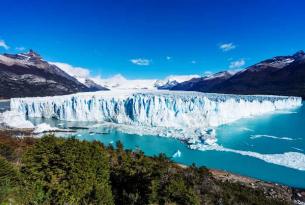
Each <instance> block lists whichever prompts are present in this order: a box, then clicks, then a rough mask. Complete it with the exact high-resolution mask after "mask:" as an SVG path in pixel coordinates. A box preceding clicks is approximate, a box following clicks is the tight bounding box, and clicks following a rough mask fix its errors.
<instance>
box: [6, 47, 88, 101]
mask: <svg viewBox="0 0 305 205" xmlns="http://www.w3.org/2000/svg"><path fill="white" fill-rule="evenodd" d="M85 91H92V90H91V88H90V87H87V86H86V85H84V84H82V83H81V82H79V81H78V80H77V79H75V78H74V77H72V76H70V75H68V74H67V73H66V72H64V71H63V70H61V69H60V68H58V67H57V66H56V65H53V64H50V63H48V62H47V61H45V60H43V58H42V57H41V56H40V55H39V54H38V53H36V52H34V51H33V50H30V51H29V52H28V53H20V54H3V55H0V98H12V97H33V96H53V95H64V94H70V93H76V92H85Z"/></svg>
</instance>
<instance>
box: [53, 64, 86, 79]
mask: <svg viewBox="0 0 305 205" xmlns="http://www.w3.org/2000/svg"><path fill="white" fill-rule="evenodd" d="M49 63H51V64H53V65H56V66H57V67H59V68H60V69H62V70H63V71H65V72H66V73H68V74H69V75H71V76H73V77H75V78H87V77H90V70H89V69H87V68H83V67H75V66H72V65H70V64H68V63H60V62H49Z"/></svg>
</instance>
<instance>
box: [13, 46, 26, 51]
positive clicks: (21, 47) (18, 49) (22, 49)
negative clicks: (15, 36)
mask: <svg viewBox="0 0 305 205" xmlns="http://www.w3.org/2000/svg"><path fill="white" fill-rule="evenodd" d="M15 49H16V50H17V51H24V50H25V47H23V46H20V47H16V48H15Z"/></svg>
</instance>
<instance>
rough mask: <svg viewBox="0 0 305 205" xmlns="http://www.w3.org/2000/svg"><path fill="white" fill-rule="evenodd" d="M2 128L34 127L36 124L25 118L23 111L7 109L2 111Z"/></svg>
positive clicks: (0, 124) (0, 120)
mask: <svg viewBox="0 0 305 205" xmlns="http://www.w3.org/2000/svg"><path fill="white" fill-rule="evenodd" d="M0 128H29V129H32V128H34V125H33V124H32V123H31V122H30V121H27V120H26V119H25V116H24V115H23V113H19V112H16V111H5V112H3V113H0Z"/></svg>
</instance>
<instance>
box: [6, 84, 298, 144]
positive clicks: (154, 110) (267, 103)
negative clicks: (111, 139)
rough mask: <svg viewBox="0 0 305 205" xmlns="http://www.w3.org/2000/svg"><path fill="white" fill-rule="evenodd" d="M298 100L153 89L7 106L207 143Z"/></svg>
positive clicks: (44, 115)
mask: <svg viewBox="0 0 305 205" xmlns="http://www.w3.org/2000/svg"><path fill="white" fill-rule="evenodd" d="M301 104H302V99H301V98H299V97H285V96H263V95H230V94H213V93H200V92H189V91H158V90H156V91H148V90H117V91H100V92H91V93H77V94H71V95H65V96H54V97H30V98H12V99H11V102H10V106H11V110H12V111H14V112H18V113H20V114H21V115H23V116H24V117H31V118H35V117H37V118H55V119H58V120H64V121H86V122H98V123H105V124H107V123H108V124H109V123H111V124H113V125H114V126H115V127H120V129H121V130H123V131H124V130H125V131H126V132H136V133H138V134H154V135H160V136H166V137H175V138H178V139H181V140H185V141H192V142H194V143H195V142H203V143H204V142H207V143H208V144H212V143H213V142H215V141H216V137H215V133H214V131H213V128H214V127H217V126H219V125H222V124H226V123H231V122H233V121H236V120H238V119H241V118H245V117H252V116H256V115H260V114H265V113H269V112H274V111H279V110H287V109H291V108H295V107H298V106H300V105H301ZM208 136H210V137H208Z"/></svg>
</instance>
